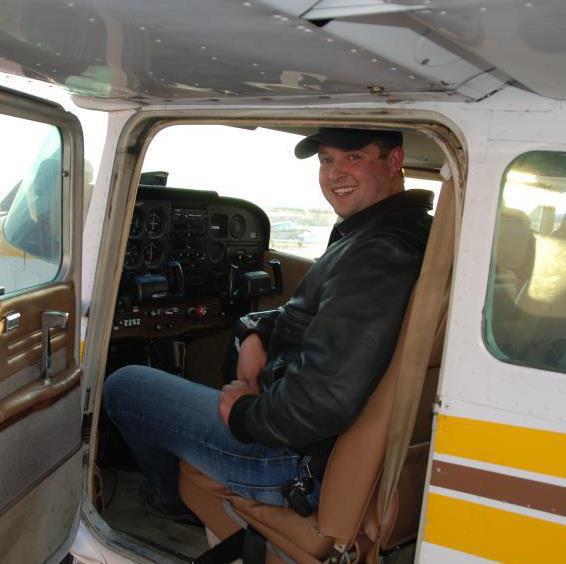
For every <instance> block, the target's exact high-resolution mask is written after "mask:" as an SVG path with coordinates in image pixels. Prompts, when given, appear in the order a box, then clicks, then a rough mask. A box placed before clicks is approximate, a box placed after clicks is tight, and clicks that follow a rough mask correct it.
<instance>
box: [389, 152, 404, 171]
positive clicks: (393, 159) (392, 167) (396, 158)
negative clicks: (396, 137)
mask: <svg viewBox="0 0 566 564" xmlns="http://www.w3.org/2000/svg"><path fill="white" fill-rule="evenodd" d="M404 158H405V153H404V152H403V149H402V148H401V147H394V148H393V149H391V151H389V154H388V155H387V166H388V167H389V176H390V177H391V178H393V177H395V176H397V175H398V174H399V173H400V172H401V169H402V168H403V160H404Z"/></svg>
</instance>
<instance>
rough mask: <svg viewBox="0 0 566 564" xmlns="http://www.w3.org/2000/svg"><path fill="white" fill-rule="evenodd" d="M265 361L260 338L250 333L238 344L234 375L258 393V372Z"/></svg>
mask: <svg viewBox="0 0 566 564" xmlns="http://www.w3.org/2000/svg"><path fill="white" fill-rule="evenodd" d="M266 362H267V353H266V352H265V349H264V348H263V345H262V343H261V339H260V338H259V337H258V336H257V335H256V334H255V333H252V334H251V335H248V336H247V337H246V338H245V339H244V340H243V342H242V343H241V344H240V354H239V356H238V365H237V367H236V377H237V378H238V380H239V381H240V382H244V383H245V384H247V385H248V386H250V387H251V388H252V389H253V391H254V393H256V394H259V374H260V372H261V371H262V369H263V367H264V366H265V363H266Z"/></svg>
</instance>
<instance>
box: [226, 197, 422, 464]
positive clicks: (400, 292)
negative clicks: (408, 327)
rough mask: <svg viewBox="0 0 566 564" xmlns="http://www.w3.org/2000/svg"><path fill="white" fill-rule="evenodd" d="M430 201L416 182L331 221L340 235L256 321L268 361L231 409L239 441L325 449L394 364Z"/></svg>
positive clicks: (325, 452) (232, 427)
mask: <svg viewBox="0 0 566 564" xmlns="http://www.w3.org/2000/svg"><path fill="white" fill-rule="evenodd" d="M431 207H432V193H431V192H428V191H425V190H410V191H407V192H401V193H399V194H396V195H394V196H391V197H389V198H387V199H385V200H382V201H381V202H379V203H377V204H375V205H373V206H371V207H369V208H366V209H365V210H363V211H361V212H359V213H357V214H355V215H354V216H352V217H350V218H348V219H346V220H345V221H343V222H342V223H341V224H339V225H338V226H337V228H336V227H335V230H334V232H336V229H338V231H339V232H340V233H339V235H340V238H339V239H338V240H337V241H336V242H334V243H332V244H330V245H329V247H328V248H327V250H326V252H325V253H324V255H322V257H321V258H320V259H319V260H318V261H316V262H315V263H314V264H313V265H312V267H311V268H310V269H309V271H308V272H307V273H306V274H305V276H304V278H303V280H302V281H301V283H300V284H299V286H298V287H297V290H296V291H295V294H294V295H293V297H292V298H291V299H290V300H289V301H288V302H287V303H286V304H285V305H284V306H283V307H282V308H280V310H276V312H274V313H271V314H268V315H266V316H263V317H261V320H260V321H259V322H258V323H257V325H256V326H255V327H254V328H253V329H252V330H251V331H253V332H256V333H258V334H259V335H260V337H261V338H262V340H263V342H264V344H265V345H268V363H267V366H266V367H265V369H264V370H263V372H262V374H261V386H262V389H263V392H262V394H261V395H260V396H252V395H250V396H244V397H242V398H240V399H239V400H238V401H237V402H236V403H235V404H234V407H233V409H232V412H231V414H230V421H229V424H230V430H231V432H232V434H233V435H234V436H235V437H236V438H237V439H238V440H240V441H241V442H253V441H256V442H258V443H261V444H265V445H269V446H278V447H290V448H292V449H294V450H297V451H299V452H302V453H308V454H313V455H316V456H319V457H320V456H322V457H324V458H326V456H327V455H328V453H329V452H330V449H331V447H332V445H333V444H334V441H335V439H336V436H337V435H338V434H340V433H342V432H343V431H345V430H346V429H347V428H348V427H349V426H350V424H351V423H352V422H353V421H354V419H355V418H356V417H357V416H358V415H359V413H360V412H361V410H362V408H363V406H364V404H365V402H366V400H367V399H368V397H369V395H370V394H371V392H372V391H373V390H374V389H375V387H376V385H377V383H378V381H379V379H380V377H381V375H382V374H383V373H384V372H385V370H386V368H387V365H388V364H389V361H390V359H391V356H392V354H393V350H394V347H395V344H396V341H397V336H398V334H399V330H400V327H401V322H402V319H403V314H404V311H405V308H406V305H407V302H408V299H409V297H410V294H411V289H412V287H413V284H414V282H415V280H416V278H417V276H418V273H419V270H420V267H421V263H422V258H423V253H424V249H425V246H426V241H427V238H428V233H429V229H430V224H431V217H430V216H429V215H428V213H427V212H428V210H430V209H431ZM331 240H332V238H331ZM266 348H267V347H266Z"/></svg>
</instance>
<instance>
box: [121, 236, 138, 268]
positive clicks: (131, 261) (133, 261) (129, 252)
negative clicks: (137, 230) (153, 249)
mask: <svg viewBox="0 0 566 564" xmlns="http://www.w3.org/2000/svg"><path fill="white" fill-rule="evenodd" d="M140 260H141V247H140V244H139V243H138V242H137V241H128V245H127V246H126V256H125V257H124V266H125V267H126V268H135V267H136V266H138V264H139V263H140Z"/></svg>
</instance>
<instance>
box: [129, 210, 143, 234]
mask: <svg viewBox="0 0 566 564" xmlns="http://www.w3.org/2000/svg"><path fill="white" fill-rule="evenodd" d="M142 233H143V212H142V211H141V210H140V209H139V208H136V209H135V210H134V215H133V216H132V223H131V224H130V237H139V236H140V235H141V234H142Z"/></svg>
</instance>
